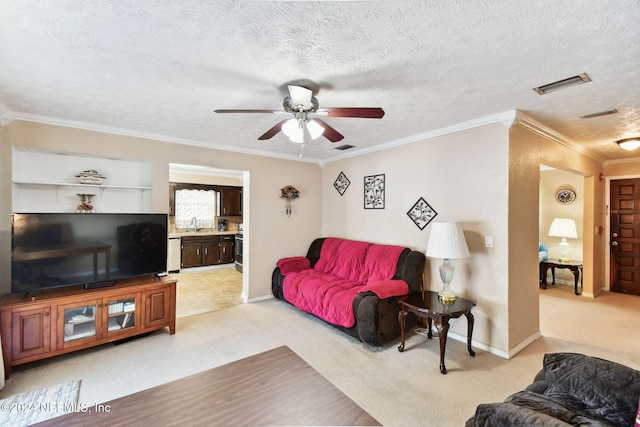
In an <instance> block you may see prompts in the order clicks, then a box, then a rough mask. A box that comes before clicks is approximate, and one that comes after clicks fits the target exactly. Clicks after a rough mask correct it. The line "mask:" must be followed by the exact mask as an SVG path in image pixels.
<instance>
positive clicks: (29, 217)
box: [11, 213, 168, 292]
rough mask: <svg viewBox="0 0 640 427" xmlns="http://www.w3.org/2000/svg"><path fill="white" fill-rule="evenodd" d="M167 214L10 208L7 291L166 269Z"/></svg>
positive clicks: (110, 280) (104, 280) (108, 281)
mask: <svg viewBox="0 0 640 427" xmlns="http://www.w3.org/2000/svg"><path fill="white" fill-rule="evenodd" d="M167 220H168V217H167V214H100V213H91V214H80V213H14V214H13V215H12V220H11V224H12V227H11V291H12V292H26V291H32V290H40V289H46V288H55V287H61V286H72V285H81V284H82V285H85V286H86V287H93V286H101V285H109V284H113V283H115V281H116V280H118V279H124V278H128V277H133V276H142V275H149V274H154V273H160V272H165V271H166V270H167V243H168V234H167V224H168V223H167Z"/></svg>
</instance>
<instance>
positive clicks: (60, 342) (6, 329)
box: [0, 276, 176, 378]
mask: <svg viewBox="0 0 640 427" xmlns="http://www.w3.org/2000/svg"><path fill="white" fill-rule="evenodd" d="M30 296H31V298H30V299H27V300H25V299H24V298H23V294H22V293H13V294H6V295H4V296H3V297H2V298H1V299H0V334H1V335H2V355H3V358H4V367H5V377H6V378H9V374H10V373H11V367H12V366H16V365H21V364H24V363H28V362H33V361H36V360H41V359H46V358H48V357H53V356H58V355H60V354H65V353H70V352H73V351H77V350H81V349H85V348H89V347H94V346H97V345H100V344H105V343H108V342H113V341H117V340H121V339H125V338H130V337H133V336H136V335H140V334H143V333H146V332H151V331H154V330H157V329H162V328H164V327H167V326H168V327H169V333H170V334H174V333H175V327H176V326H175V325H176V316H175V314H176V280H175V279H172V278H171V277H169V276H166V277H163V278H157V277H155V276H143V277H137V278H132V279H124V280H119V281H117V282H116V284H115V285H113V286H109V287H105V288H96V289H84V287H82V286H71V287H66V288H56V289H48V290H42V291H32V292H31V294H30ZM52 318H53V320H52Z"/></svg>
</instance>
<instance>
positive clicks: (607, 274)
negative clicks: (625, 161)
mask: <svg viewBox="0 0 640 427" xmlns="http://www.w3.org/2000/svg"><path fill="white" fill-rule="evenodd" d="M620 179H640V174H639V175H620V176H611V177H609V176H607V177H605V181H604V182H605V187H604V228H605V229H604V251H605V253H604V257H603V258H604V290H605V291H607V292H610V291H611V213H610V206H611V181H617V180H620Z"/></svg>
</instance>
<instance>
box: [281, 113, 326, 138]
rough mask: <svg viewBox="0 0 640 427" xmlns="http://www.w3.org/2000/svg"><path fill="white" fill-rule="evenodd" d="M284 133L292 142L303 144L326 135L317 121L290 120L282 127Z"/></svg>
mask: <svg viewBox="0 0 640 427" xmlns="http://www.w3.org/2000/svg"><path fill="white" fill-rule="evenodd" d="M282 132H283V133H284V134H285V135H286V136H287V137H288V138H289V139H290V140H291V141H292V142H295V143H298V144H302V143H303V142H304V140H305V136H306V137H307V140H309V138H310V139H312V140H315V139H318V138H320V137H321V136H322V134H323V133H324V127H323V126H322V125H321V124H320V123H318V122H316V121H315V120H311V121H307V120H298V119H290V120H287V121H286V122H285V124H284V125H282Z"/></svg>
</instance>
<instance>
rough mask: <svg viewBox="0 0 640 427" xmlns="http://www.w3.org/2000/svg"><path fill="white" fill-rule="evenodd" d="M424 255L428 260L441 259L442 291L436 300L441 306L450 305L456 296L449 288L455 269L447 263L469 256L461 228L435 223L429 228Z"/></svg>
mask: <svg viewBox="0 0 640 427" xmlns="http://www.w3.org/2000/svg"><path fill="white" fill-rule="evenodd" d="M426 255H427V256H428V257H429V258H442V259H443V260H444V261H443V263H442V265H441V266H440V279H442V291H440V292H439V293H438V300H440V302H442V303H443V304H452V303H453V302H455V300H456V296H455V294H454V293H453V292H451V289H449V286H450V285H451V281H452V280H453V273H454V271H455V269H454V268H453V266H452V265H451V263H450V262H449V260H450V259H456V258H466V257H468V256H469V248H467V242H466V240H465V239H464V234H463V233H462V227H461V226H460V224H459V223H457V222H436V223H434V224H433V225H432V226H431V234H430V235H429V241H428V243H427V251H426Z"/></svg>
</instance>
